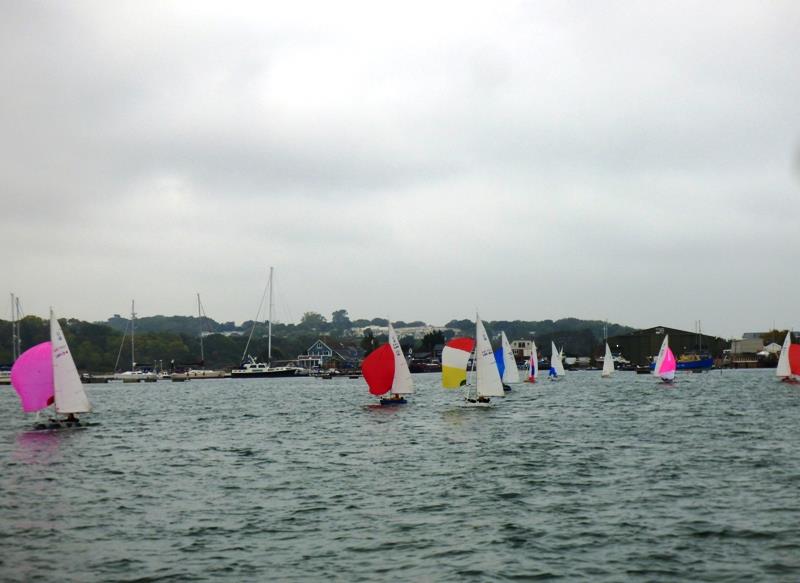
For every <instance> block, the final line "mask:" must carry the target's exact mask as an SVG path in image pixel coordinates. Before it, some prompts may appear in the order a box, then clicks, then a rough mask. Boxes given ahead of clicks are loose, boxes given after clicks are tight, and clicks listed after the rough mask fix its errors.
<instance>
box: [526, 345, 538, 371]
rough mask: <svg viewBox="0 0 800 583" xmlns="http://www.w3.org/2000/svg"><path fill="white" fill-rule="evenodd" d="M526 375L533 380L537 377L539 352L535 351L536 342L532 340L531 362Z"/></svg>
mask: <svg viewBox="0 0 800 583" xmlns="http://www.w3.org/2000/svg"><path fill="white" fill-rule="evenodd" d="M528 374H529V375H530V376H531V377H533V378H534V379H535V378H538V377H539V352H538V351H537V349H536V342H534V341H533V340H531V360H530V364H529V367H528Z"/></svg>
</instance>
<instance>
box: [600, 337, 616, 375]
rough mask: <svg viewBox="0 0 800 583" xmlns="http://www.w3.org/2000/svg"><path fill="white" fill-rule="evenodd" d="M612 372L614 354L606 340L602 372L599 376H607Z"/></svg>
mask: <svg viewBox="0 0 800 583" xmlns="http://www.w3.org/2000/svg"><path fill="white" fill-rule="evenodd" d="M613 373H614V355H613V354H611V348H610V347H609V346H608V342H606V355H605V356H604V357H603V372H602V374H601V375H600V376H602V377H603V378H608V377H610V376H611V375H612V374H613Z"/></svg>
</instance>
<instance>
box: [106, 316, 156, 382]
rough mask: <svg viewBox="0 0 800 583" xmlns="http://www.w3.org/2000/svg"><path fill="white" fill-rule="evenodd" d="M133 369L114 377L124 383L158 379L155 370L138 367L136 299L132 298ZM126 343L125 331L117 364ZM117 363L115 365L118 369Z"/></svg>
mask: <svg viewBox="0 0 800 583" xmlns="http://www.w3.org/2000/svg"><path fill="white" fill-rule="evenodd" d="M130 327H131V370H128V371H125V372H121V373H116V374H115V375H114V379H116V380H121V381H122V382H123V383H138V382H141V381H144V382H146V383H154V382H156V381H157V380H158V376H157V375H156V373H155V372H153V371H149V372H146V371H143V370H142V369H141V368H139V369H137V368H136V350H135V348H136V310H135V304H134V301H133V300H131V321H130ZM124 345H125V333H124V332H123V334H122V342H121V344H120V347H119V353H118V354H117V364H119V357H120V355H121V354H122V347H123V346H124ZM117 364H115V365H114V369H115V370H116V368H117Z"/></svg>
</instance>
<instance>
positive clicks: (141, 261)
mask: <svg viewBox="0 0 800 583" xmlns="http://www.w3.org/2000/svg"><path fill="white" fill-rule="evenodd" d="M4 13H5V14H4V18H3V19H0V49H2V52H3V54H4V56H5V57H4V59H3V60H2V61H0V73H1V74H2V75H3V79H4V86H5V90H4V91H3V92H2V94H0V122H2V127H3V128H4V132H3V133H2V137H0V153H2V156H0V179H2V189H3V201H4V204H3V211H2V215H0V232H2V234H3V251H2V258H3V266H4V273H5V275H4V277H3V281H5V282H6V287H7V288H9V291H14V292H16V293H18V294H19V295H20V296H22V298H23V300H24V302H25V306H26V311H28V312H31V313H43V312H44V311H45V310H46V307H47V306H48V305H51V304H52V305H55V306H57V308H58V309H59V311H60V312H61V313H65V314H70V315H76V316H79V317H84V318H87V319H95V318H105V317H107V316H108V315H109V314H111V313H115V312H123V311H125V310H126V306H127V305H129V301H130V298H136V300H137V305H138V306H140V311H141V312H142V313H144V314H155V313H167V314H169V313H189V312H191V310H192V306H193V305H194V299H193V298H194V293H195V292H197V291H199V292H200V293H201V294H202V295H203V297H204V304H205V305H206V308H207V311H208V313H209V315H210V316H211V317H214V318H216V319H218V320H226V319H235V320H243V319H247V318H251V317H253V316H254V315H255V313H254V312H255V309H256V307H257V305H258V299H259V297H260V294H261V290H262V288H263V285H264V283H265V280H266V271H267V266H269V265H275V266H276V267H277V268H278V278H279V287H280V290H281V295H282V296H283V298H284V301H283V302H282V303H283V307H282V308H280V309H279V313H281V311H282V317H283V319H285V320H291V319H297V318H299V317H300V315H301V314H302V312H303V311H305V310H316V311H320V312H322V313H326V314H329V313H330V312H331V311H332V310H334V309H337V308H342V307H344V308H346V309H348V310H349V311H350V313H351V315H353V316H376V315H390V316H391V317H393V318H396V319H424V320H427V321H431V322H435V323H441V322H444V321H447V320H449V319H451V318H456V317H457V318H461V317H470V316H471V315H472V314H473V313H474V311H475V309H476V308H479V309H480V310H481V313H482V314H483V315H484V317H486V318H488V319H516V318H520V319H542V318H558V317H563V316H568V315H574V316H578V317H591V318H608V319H610V320H613V321H619V322H623V323H629V324H632V325H642V326H647V325H654V324H659V323H661V324H666V325H671V326H675V327H679V328H688V329H691V328H692V326H693V323H694V321H695V320H698V319H701V320H703V323H704V329H706V330H708V331H709V332H712V333H716V334H722V335H738V334H740V333H741V332H743V331H745V330H750V329H764V328H767V327H769V326H771V325H772V323H773V321H774V322H775V323H776V325H778V326H783V327H785V326H794V327H796V328H797V327H800V316H798V313H797V310H796V302H794V301H792V299H793V298H792V290H796V289H797V288H798V284H800V277H798V275H797V270H796V269H794V264H795V263H796V257H797V252H796V249H797V248H798V246H800V229H798V228H797V220H798V217H799V216H800V193H799V192H798V188H799V186H800V174H799V173H798V164H797V162H798V159H800V156H798V146H800V131H799V129H800V114H798V111H800V110H799V109H798V107H797V104H798V103H800V81H798V75H797V73H796V72H797V71H798V70H800V53H798V52H797V51H796V50H795V49H796V45H797V43H796V31H797V30H798V29H800V9H798V8H797V7H796V6H795V5H794V4H793V3H789V2H787V3H770V4H764V3H759V2H733V3H724V4H723V3H720V4H715V3H711V4H705V5H702V6H697V5H696V3H691V2H679V3H677V4H676V3H675V2H663V3H645V4H643V3H633V2H630V3H629V2H618V3H603V5H602V7H601V6H600V5H596V6H595V5H589V6H587V5H586V4H585V3H569V2H567V3H565V2H543V3H538V2H537V3H532V4H531V3H521V2H520V3H517V2H508V3H502V4H500V5H499V6H496V5H490V4H488V3H469V2H468V3H464V2H442V3H422V2H419V3H413V2H412V3H408V2H405V3H402V4H400V3H398V4H396V5H390V6H387V5H385V4H384V3H369V2H341V3H323V2H320V3H316V2H295V3H292V4H291V6H284V5H282V4H280V3H241V2H233V3H227V4H225V5H221V4H219V3H216V2H208V3H204V2H175V3H164V2H119V3H117V2H115V3H107V2H76V3H69V4H59V3H31V2H18V3H8V4H7V5H6V7H5V8H4Z"/></svg>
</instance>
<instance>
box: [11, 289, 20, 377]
mask: <svg viewBox="0 0 800 583" xmlns="http://www.w3.org/2000/svg"><path fill="white" fill-rule="evenodd" d="M21 311H22V310H20V308H19V298H18V297H16V296H15V295H14V294H13V293H12V294H11V362H12V363H13V362H15V361H16V360H17V359H18V358H19V355H20V353H21V352H22V350H21V345H22V338H21V335H20V324H19V319H20V313H21Z"/></svg>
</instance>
